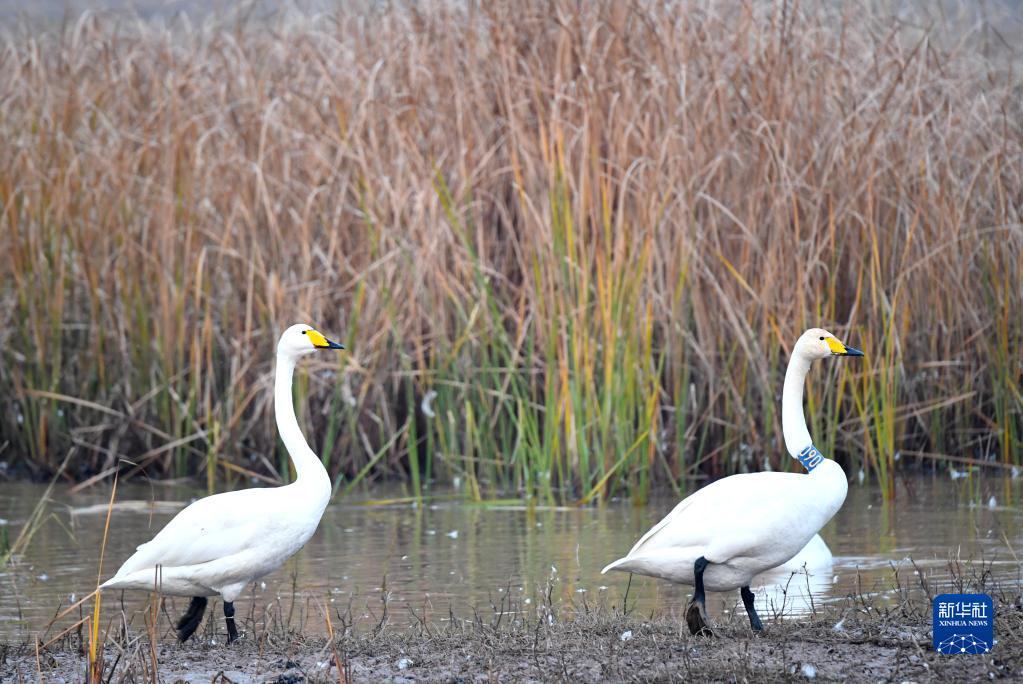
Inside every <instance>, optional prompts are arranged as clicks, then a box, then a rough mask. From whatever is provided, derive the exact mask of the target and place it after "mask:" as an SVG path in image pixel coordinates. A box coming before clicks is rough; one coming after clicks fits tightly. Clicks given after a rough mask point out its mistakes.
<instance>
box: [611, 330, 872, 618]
mask: <svg viewBox="0 0 1023 684" xmlns="http://www.w3.org/2000/svg"><path fill="white" fill-rule="evenodd" d="M862 355H863V354H862V352H860V351H858V350H856V349H852V348H850V347H846V346H845V345H844V344H842V343H841V342H839V341H838V340H837V339H836V338H835V336H834V335H832V334H831V333H829V332H827V331H826V330H821V329H820V328H812V329H810V330H807V331H806V332H805V333H803V335H802V336H800V338H799V340H798V341H797V342H796V345H795V346H794V348H793V351H792V356H791V358H790V360H789V366H788V369H787V371H786V373H785V384H784V389H783V393H782V429H783V433H784V438H785V446H786V448H787V450H788V452H789V454H790V455H791V456H792V457H793V458H795V459H797V460H799V461H800V463H802V464H803V465H804V467H806V468H807V470H808V471H809V472H807V473H778V472H759V473H748V474H742V475H732V476H730V477H726V478H723V479H721V480H717V481H716V482H713V483H711V484H709V485H707V486H706V487H704V488H702V489H700V490H698V491H696V492H694V493H693V494H691V495H690V496H688V497H686V498H685V499H684V500H683V501H682V502H680V503H679V504H678V505H677V506H675V509H674V510H672V511H671V513H669V514H668V515H667V516H665V517H664V519H663V520H661V521H660V522H659V523H657V524H656V525H654V527H653V528H651V529H650V531H648V532H647V533H646V534H645V535H643V537H642V538H641V539H640V540H639V541H638V542H636V544H635V546H633V547H632V550H630V551H629V553H628V555H626V556H625V557H624V558H620V559H619V560H616V561H614V562H613V563H611V564H609V565H608V566H607V567H605V568H604V569H603V570H602V571H601V572H602V573H606V572H608V571H610V570H619V571H624V572H634V573H637V574H641V575H649V576H651V577H658V578H661V579H665V580H668V581H671V582H678V583H680V584H691V585H694V586H695V587H696V589H697V592H696V594H695V595H694V601H696V602H698V603H699V604H700V606H698V607H699V609H700V610H701V611H702V608H703V607H702V602H703V590H704V589H707V590H710V591H731V590H734V589H739V588H741V589H742V591H743V600H744V602H745V603H746V607H747V611H749V612H750V621H751V624H753V625H754V629H758V625H759V618H756V612H755V611H753V609H752V600H753V599H752V597H753V595H752V593H751V592H750V591H749V585H750V583H751V582H752V580H753V578H754V576H756V575H758V574H760V573H763V572H766V571H767V570H770V569H771V568H774V567H777V566H779V565H781V564H783V563H785V562H786V561H788V560H790V559H791V558H793V557H794V556H795V555H796V554H798V553H800V551H801V550H802V549H804V547H806V546H807V544H808V543H809V542H811V540H812V539H813V538H814V536H815V535H816V534H817V532H818V531H819V530H820V529H821V528H822V527H823V526H824V525H825V524H826V523H827V522H828V521H829V520H830V519H831V517H832V516H833V515H834V514H835V513H836V512H837V511H838V509H839V508H841V506H842V503H843V502H844V501H845V495H846V490H847V487H848V483H847V480H846V476H845V472H844V471H843V470H842V467H841V466H840V465H838V463H836V462H835V461H832V460H830V459H827V458H825V457H824V456H823V455H822V454H821V453H820V452H819V451H817V449H816V448H815V447H814V446H813V441H812V440H811V439H810V433H809V431H808V430H807V428H806V421H805V419H804V417H803V385H804V381H805V378H806V374H807V372H808V371H809V369H810V362H811V361H813V360H814V359H819V358H825V357H828V356H862ZM747 595H748V596H747ZM747 599H748V600H747ZM696 622H697V626H698V627H700V630H701V631H702V630H703V629H706V627H705V625H702V627H701V625H700V621H699V620H697V621H696ZM690 628H691V629H692V628H693V623H692V622H691V623H690ZM707 631H709V630H707ZM694 633H696V632H694Z"/></svg>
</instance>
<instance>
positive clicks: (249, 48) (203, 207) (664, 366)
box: [0, 0, 1023, 499]
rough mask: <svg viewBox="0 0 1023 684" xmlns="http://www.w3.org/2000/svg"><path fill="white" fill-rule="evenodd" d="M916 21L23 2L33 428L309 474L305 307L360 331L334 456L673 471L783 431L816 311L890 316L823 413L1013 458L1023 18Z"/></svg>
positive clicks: (834, 380) (776, 448)
mask: <svg viewBox="0 0 1023 684" xmlns="http://www.w3.org/2000/svg"><path fill="white" fill-rule="evenodd" d="M914 21H915V19H913V18H909V19H903V20H900V21H896V20H894V19H892V18H891V17H890V16H888V15H887V14H885V13H884V12H883V11H881V10H874V9H869V8H867V7H849V8H848V9H843V10H822V9H819V8H818V6H817V3H803V4H800V3H783V4H778V3H745V2H726V3H709V2H702V1H699V0H696V1H693V2H684V3H679V4H675V3H646V2H637V3H633V4H632V5H631V6H628V7H627V6H626V5H624V4H621V3H610V2H595V3H583V4H582V5H581V6H577V5H576V4H575V3H553V4H552V3H547V2H524V3H523V2H510V1H509V2H505V1H500V2H494V3H484V4H483V6H481V7H475V6H473V5H471V4H470V5H469V6H467V7H463V6H462V5H461V4H460V3H446V2H428V3H425V4H417V5H415V6H413V7H400V6H399V7H393V6H391V5H388V4H386V3H385V4H380V3H366V6H363V7H359V6H358V5H357V4H356V3H353V4H351V5H347V4H346V5H343V6H342V7H341V8H339V9H338V10H337V11H336V12H333V13H330V14H324V15H317V16H315V17H309V16H299V15H290V14H289V15H286V16H282V17H280V18H279V19H275V20H272V21H269V22H267V23H264V22H262V21H246V20H243V19H227V20H222V21H210V22H208V23H206V24H203V25H201V26H190V25H187V24H184V23H182V24H180V25H175V26H174V27H173V28H163V27H160V26H157V25H154V24H146V23H141V22H134V21H124V20H115V19H110V18H104V17H99V16H96V15H86V16H84V17H83V18H82V19H81V20H80V21H78V22H77V23H75V24H74V25H71V26H68V27H66V28H65V29H62V30H59V29H55V28H54V29H51V30H48V31H30V30H28V29H20V30H18V29H13V30H10V31H9V32H8V33H7V34H6V35H5V37H4V38H3V45H2V52H0V139H2V140H3V141H4V144H3V145H2V146H0V205H2V206H0V253H3V254H4V255H5V256H4V258H3V259H2V260H0V275H2V280H0V283H2V286H0V287H2V290H0V331H2V332H0V349H2V354H3V363H2V365H0V396H2V397H3V410H2V412H0V431H2V439H0V444H4V443H7V446H6V456H5V458H8V459H13V461H14V463H15V465H16V466H18V467H20V468H23V469H25V470H27V471H29V472H31V473H32V474H34V475H36V476H42V475H43V474H44V473H52V472H53V471H55V470H56V468H57V465H58V464H59V463H60V461H61V457H62V455H63V454H64V453H65V452H66V450H67V449H68V447H69V446H71V445H77V446H78V447H79V449H80V451H79V456H77V457H76V458H75V459H74V463H72V464H69V469H68V472H69V473H70V474H71V475H72V476H74V477H77V478H85V477H87V476H91V475H96V474H110V473H112V472H113V471H114V470H115V469H116V468H117V467H118V459H119V458H121V457H125V458H130V459H131V460H132V461H134V462H135V463H137V464H138V466H140V467H142V468H144V469H145V471H146V472H147V473H149V474H151V475H154V476H174V475H177V476H181V475H188V474H195V473H197V472H206V473H207V478H208V481H209V482H210V486H211V487H212V486H213V484H214V481H215V480H216V478H219V477H224V476H226V477H227V478H228V480H232V479H237V478H244V479H245V480H248V479H249V477H250V476H251V473H256V474H257V475H260V476H264V477H266V476H269V477H271V478H275V477H283V478H284V479H287V477H288V472H287V465H286V458H285V455H284V454H283V452H282V451H281V450H280V448H279V447H275V446H274V444H275V428H274V423H273V420H272V415H271V413H272V412H271V402H270V393H269V391H268V388H269V384H270V373H271V363H272V350H273V344H274V342H275V339H276V336H277V334H278V333H279V332H280V331H281V330H282V329H283V328H284V327H285V326H286V325H288V324H290V323H292V322H295V321H300V320H305V321H311V322H313V323H315V324H316V325H317V326H319V327H321V328H322V329H323V330H324V331H329V332H330V333H333V334H338V333H339V334H340V336H341V337H342V339H343V341H344V342H345V343H347V345H348V346H349V348H350V349H352V353H351V355H350V356H349V357H347V361H346V362H345V365H344V367H343V368H338V367H333V368H327V367H325V366H319V367H317V371H316V372H313V373H311V374H309V376H308V378H307V379H305V380H303V381H302V382H301V386H300V387H299V389H298V392H297V394H298V396H299V401H300V403H301V406H302V411H301V414H302V415H303V416H304V418H303V420H304V422H305V424H306V425H307V429H308V432H309V434H311V435H315V437H314V439H313V440H312V441H313V443H314V446H316V447H317V449H318V451H319V453H321V454H322V455H323V459H324V461H325V463H327V465H328V467H329V469H330V471H331V473H332V475H333V476H336V477H337V478H338V479H339V480H342V481H344V482H347V483H349V484H351V483H352V482H353V481H354V480H358V479H362V478H376V477H386V476H401V477H408V478H409V480H410V482H412V486H413V489H414V490H415V493H416V494H419V493H420V492H421V491H422V487H423V486H424V485H425V484H426V483H428V482H429V481H431V480H434V479H445V480H446V479H450V478H454V477H459V478H461V481H462V482H465V483H466V486H467V492H468V493H469V494H470V495H471V496H474V497H477V498H478V497H484V496H486V495H488V494H490V493H492V492H494V491H497V490H504V491H517V492H521V493H525V494H527V495H530V496H538V497H539V496H544V497H560V498H565V499H577V498H584V499H585V498H590V497H596V496H603V495H607V494H608V493H609V492H612V491H622V490H627V491H629V492H630V493H631V494H633V495H634V496H636V497H638V498H642V496H643V495H644V493H645V492H646V491H647V489H648V488H649V487H650V486H652V485H658V484H659V485H665V484H666V485H669V486H672V487H675V488H676V489H682V488H684V487H685V486H686V478H687V477H688V476H690V475H692V474H693V473H694V472H696V471H704V472H711V473H714V474H719V473H722V472H734V471H738V470H743V469H746V468H751V469H759V468H761V467H763V466H764V465H765V464H767V463H770V464H771V465H772V466H773V467H775V468H786V467H791V465H790V464H789V463H788V459H787V457H785V456H784V452H783V449H782V448H781V430H780V419H779V412H778V410H777V405H778V391H779V387H780V377H781V373H782V369H783V365H784V363H785V361H786V350H787V345H788V344H789V343H790V342H791V341H792V340H793V339H794V338H795V337H796V336H797V335H798V333H799V332H800V331H801V329H803V328H804V327H807V326H809V325H813V324H818V323H820V324H824V325H826V326H828V327H831V328H832V329H833V331H834V332H836V333H837V334H839V335H840V336H843V337H845V338H847V339H848V340H849V341H850V343H852V344H854V345H856V346H859V347H862V348H864V349H865V350H866V351H867V354H868V356H867V358H866V359H865V361H864V363H862V364H857V363H841V364H834V365H833V366H832V367H831V369H829V370H825V369H820V370H819V371H818V373H817V375H816V377H815V379H814V381H813V383H814V389H813V392H812V393H811V409H812V412H813V415H814V419H813V422H814V424H813V426H812V427H813V430H812V432H813V434H815V435H817V439H818V442H819V446H821V447H822V448H823V449H825V450H826V451H827V452H829V453H832V454H835V455H837V456H838V457H840V458H841V459H842V460H843V461H844V462H845V463H846V464H847V465H848V466H849V467H851V468H852V469H854V470H857V469H860V468H863V469H864V470H865V471H866V472H867V473H868V474H871V475H872V474H876V476H877V477H878V478H880V479H881V480H883V481H885V482H891V477H892V472H893V470H894V469H895V468H897V467H899V465H904V464H905V463H906V462H907V461H909V460H911V458H912V457H913V455H916V456H918V457H921V458H925V459H928V462H930V460H933V459H937V460H939V461H940V460H941V459H942V458H943V455H944V454H958V455H959V456H960V457H965V458H966V459H978V460H980V461H985V462H986V461H988V460H996V461H999V462H1002V463H1016V464H1019V463H1021V462H1023V446H1021V438H1023V395H1021V386H1023V381H1021V367H1020V356H1019V348H1020V345H1021V344H1023V318H1021V317H1020V316H1019V315H1018V314H1019V312H1020V311H1021V310H1023V287H1021V282H1023V279H1021V275H1023V274H1021V268H1023V266H1021V264H1023V228H1021V225H1020V210H1021V204H1023V125H1021V122H1023V112H1021V107H1020V102H1021V97H1020V91H1021V89H1020V82H1019V79H1018V78H1017V76H1016V75H1015V72H1014V71H1013V69H1012V67H1013V65H1014V60H1015V59H1016V57H1017V55H1015V54H1014V53H1013V52H1012V50H1011V48H1008V47H1006V45H1007V44H1008V45H1011V44H1012V41H1011V40H1010V41H1001V40H1000V36H999V35H998V33H997V32H996V31H995V30H993V28H992V27H991V26H990V25H977V26H972V25H969V24H965V25H964V24H955V25H954V26H951V28H950V25H949V24H942V23H940V22H939V23H937V24H928V23H927V21H926V20H921V21H920V22H918V23H914ZM948 21H952V20H948ZM921 26H924V27H927V26H930V28H929V29H927V28H920V27H921ZM950 36H951V37H950ZM428 392H436V393H437V394H436V396H435V397H434V395H432V394H431V395H429V396H431V397H434V398H433V399H432V401H431V402H430V405H429V407H428V408H429V409H430V411H429V412H424V411H423V410H421V407H420V404H421V403H422V400H423V398H424V397H425V396H427V393H428ZM900 455H901V456H902V458H901V464H896V461H897V460H899V456H900ZM935 455H936V456H935ZM122 468H123V469H124V471H125V474H126V475H128V474H132V473H135V472H137V468H135V467H132V466H122ZM227 485H228V486H230V482H228V483H227Z"/></svg>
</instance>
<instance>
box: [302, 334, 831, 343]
mask: <svg viewBox="0 0 1023 684" xmlns="http://www.w3.org/2000/svg"><path fill="white" fill-rule="evenodd" d="M303 334H305V333H303ZM823 341H824V338H823V337H822V338H821V342H823Z"/></svg>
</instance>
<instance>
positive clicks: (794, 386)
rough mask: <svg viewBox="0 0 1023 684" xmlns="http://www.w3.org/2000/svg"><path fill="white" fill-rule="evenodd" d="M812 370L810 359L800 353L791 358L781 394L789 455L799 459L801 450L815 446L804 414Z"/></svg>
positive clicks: (786, 445)
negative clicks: (806, 387) (804, 388)
mask: <svg viewBox="0 0 1023 684" xmlns="http://www.w3.org/2000/svg"><path fill="white" fill-rule="evenodd" d="M809 371H810V361H809V359H807V358H806V357H804V356H802V355H801V354H798V353H793V355H792V358H791V359H789V367H788V369H787V370H786V371H785V385H784V387H783V388H782V395H781V422H782V432H783V434H784V437H785V448H786V450H787V451H788V452H789V456H791V457H792V458H795V459H799V457H800V452H803V451H805V450H806V449H807V448H812V447H813V440H812V439H811V438H810V431H809V430H808V429H807V427H806V417H805V416H804V415H803V386H804V385H805V384H806V374H807V373H808V372H809Z"/></svg>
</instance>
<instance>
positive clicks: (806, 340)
mask: <svg viewBox="0 0 1023 684" xmlns="http://www.w3.org/2000/svg"><path fill="white" fill-rule="evenodd" d="M793 352H794V353H796V354H800V355H802V356H803V357H805V358H807V359H809V360H811V361H812V360H813V359H824V358H827V357H829V356H863V352H861V351H860V350H859V349H853V348H852V347H848V346H846V345H845V344H843V343H842V342H841V341H840V340H839V339H838V338H837V337H835V336H834V335H832V334H831V333H829V332H828V331H827V330H825V329H824V328H810V329H809V330H807V331H806V332H805V333H803V334H802V335H800V337H799V339H798V340H796V346H795V348H794V349H793Z"/></svg>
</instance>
